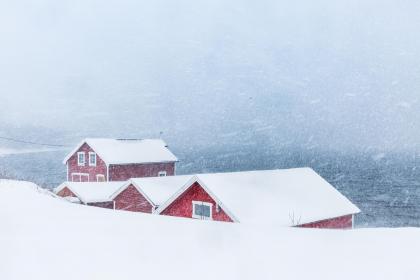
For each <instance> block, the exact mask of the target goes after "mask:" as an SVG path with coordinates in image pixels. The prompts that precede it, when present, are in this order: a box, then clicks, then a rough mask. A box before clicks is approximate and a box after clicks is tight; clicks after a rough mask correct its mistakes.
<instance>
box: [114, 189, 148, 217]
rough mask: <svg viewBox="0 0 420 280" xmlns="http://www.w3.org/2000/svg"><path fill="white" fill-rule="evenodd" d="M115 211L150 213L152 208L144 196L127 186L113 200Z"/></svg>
mask: <svg viewBox="0 0 420 280" xmlns="http://www.w3.org/2000/svg"><path fill="white" fill-rule="evenodd" d="M114 201H115V209H118V210H125V211H133V212H144V213H152V210H153V206H152V205H151V204H150V203H149V201H147V199H146V198H144V196H143V195H142V194H141V193H139V191H138V190H137V189H136V188H135V187H134V186H133V185H130V186H128V187H127V188H126V189H125V190H124V191H122V192H121V193H120V194H119V195H117V197H115V199H114Z"/></svg>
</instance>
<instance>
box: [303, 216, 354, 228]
mask: <svg viewBox="0 0 420 280" xmlns="http://www.w3.org/2000/svg"><path fill="white" fill-rule="evenodd" d="M299 227H303V228H328V229H351V228H353V215H346V216H342V217H337V218H333V219H328V220H322V221H318V222H313V223H308V224H303V225H300V226H299Z"/></svg>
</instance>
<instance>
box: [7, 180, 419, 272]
mask: <svg viewBox="0 0 420 280" xmlns="http://www.w3.org/2000/svg"><path fill="white" fill-rule="evenodd" d="M0 197H1V198H2V199H1V201H2V202H1V203H0V221H1V230H0V250H1V251H0V278H1V279H213V280H214V279H420V266H419V263H420V255H419V254H420V253H419V252H420V229H364V230H355V231H328V230H309V229H291V228H281V227H276V226H275V225H273V226H270V227H263V228H261V227H258V226H255V225H246V224H228V223H217V222H208V221H196V220H188V219H180V218H172V217H164V216H156V215H148V214H139V213H129V212H120V211H112V210H106V209H100V208H95V207H87V206H81V205H73V204H70V203H68V202H65V201H62V200H60V199H58V198H54V197H52V196H51V195H49V194H48V193H46V192H45V191H43V190H40V189H37V187H36V186H35V185H32V184H30V183H24V182H13V181H0Z"/></svg>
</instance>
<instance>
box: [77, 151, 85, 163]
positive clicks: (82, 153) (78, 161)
mask: <svg viewBox="0 0 420 280" xmlns="http://www.w3.org/2000/svg"><path fill="white" fill-rule="evenodd" d="M80 155H83V162H81V161H80ZM85 164H86V154H85V152H78V153H77V165H78V166H85Z"/></svg>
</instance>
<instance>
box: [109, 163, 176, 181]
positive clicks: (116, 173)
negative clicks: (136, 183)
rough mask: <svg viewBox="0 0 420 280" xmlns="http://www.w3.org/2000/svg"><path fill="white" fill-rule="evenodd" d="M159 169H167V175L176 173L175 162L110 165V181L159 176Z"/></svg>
mask: <svg viewBox="0 0 420 280" xmlns="http://www.w3.org/2000/svg"><path fill="white" fill-rule="evenodd" d="M159 171H166V175H167V176H173V175H175V163H174V162H170V163H149V164H125V165H110V166H109V180H110V181H126V180H128V179H130V178H139V177H157V176H158V174H159Z"/></svg>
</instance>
